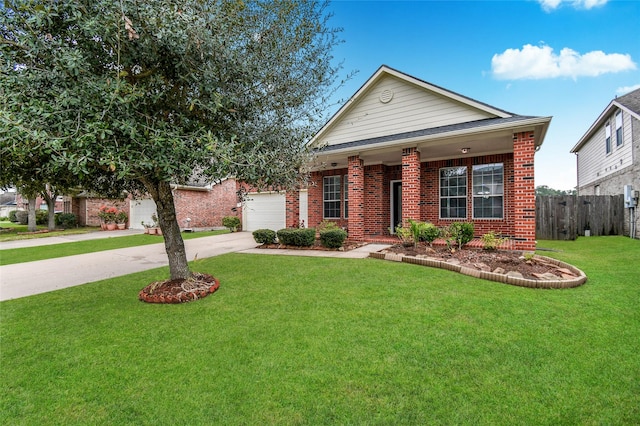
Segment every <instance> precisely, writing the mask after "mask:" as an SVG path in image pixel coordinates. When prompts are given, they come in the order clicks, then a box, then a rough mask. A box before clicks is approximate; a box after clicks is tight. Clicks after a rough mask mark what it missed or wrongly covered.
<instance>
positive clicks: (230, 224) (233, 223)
mask: <svg viewBox="0 0 640 426" xmlns="http://www.w3.org/2000/svg"><path fill="white" fill-rule="evenodd" d="M222 226H224V227H225V228H229V231H231V232H236V231H237V230H238V228H240V218H239V217H237V216H225V217H223V218H222Z"/></svg>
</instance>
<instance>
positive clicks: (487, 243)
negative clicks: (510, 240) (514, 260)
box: [482, 231, 507, 250]
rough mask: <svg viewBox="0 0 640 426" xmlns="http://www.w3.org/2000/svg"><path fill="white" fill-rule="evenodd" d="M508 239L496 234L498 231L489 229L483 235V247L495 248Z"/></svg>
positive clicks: (486, 248) (487, 248)
mask: <svg viewBox="0 0 640 426" xmlns="http://www.w3.org/2000/svg"><path fill="white" fill-rule="evenodd" d="M506 240H507V239H506V238H500V237H498V236H496V233H495V232H493V231H489V232H487V233H486V234H484V235H483V236H482V247H483V248H484V249H485V250H495V249H497V248H498V246H499V245H500V244H502V243H504V242H505V241H506Z"/></svg>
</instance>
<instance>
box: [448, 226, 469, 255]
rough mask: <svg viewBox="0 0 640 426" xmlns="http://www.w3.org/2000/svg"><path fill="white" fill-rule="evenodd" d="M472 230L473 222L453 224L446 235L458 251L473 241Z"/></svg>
mask: <svg viewBox="0 0 640 426" xmlns="http://www.w3.org/2000/svg"><path fill="white" fill-rule="evenodd" d="M473 229H474V227H473V222H453V223H452V224H451V225H449V232H448V235H449V238H450V239H451V240H452V241H453V242H455V244H456V245H457V246H458V248H459V249H460V248H462V246H463V245H465V244H467V243H468V242H469V241H471V240H472V239H473Z"/></svg>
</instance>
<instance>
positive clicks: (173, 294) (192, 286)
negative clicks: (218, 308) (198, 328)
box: [138, 272, 220, 303]
mask: <svg viewBox="0 0 640 426" xmlns="http://www.w3.org/2000/svg"><path fill="white" fill-rule="evenodd" d="M218 288H220V281H218V279H217V278H215V277H213V276H211V275H208V274H201V273H198V272H194V273H193V274H192V275H191V277H189V278H187V279H186V280H166V281H156V282H154V283H151V284H149V285H148V286H146V287H145V288H143V289H142V290H140V293H139V294H138V299H140V300H142V301H143V302H147V303H185V302H191V301H193V300H198V299H202V298H203V297H207V296H208V295H210V294H211V293H214V292H215V291H216V290H218Z"/></svg>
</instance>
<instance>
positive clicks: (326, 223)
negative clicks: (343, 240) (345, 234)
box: [316, 220, 340, 233]
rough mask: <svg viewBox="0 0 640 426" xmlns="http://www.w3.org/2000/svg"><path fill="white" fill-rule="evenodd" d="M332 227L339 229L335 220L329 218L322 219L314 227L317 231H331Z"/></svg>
mask: <svg viewBox="0 0 640 426" xmlns="http://www.w3.org/2000/svg"><path fill="white" fill-rule="evenodd" d="M334 229H340V227H338V224H337V223H335V222H332V221H330V220H323V221H322V222H320V224H319V225H318V226H317V227H316V230H317V231H318V232H319V233H322V232H324V231H332V230H334Z"/></svg>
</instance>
